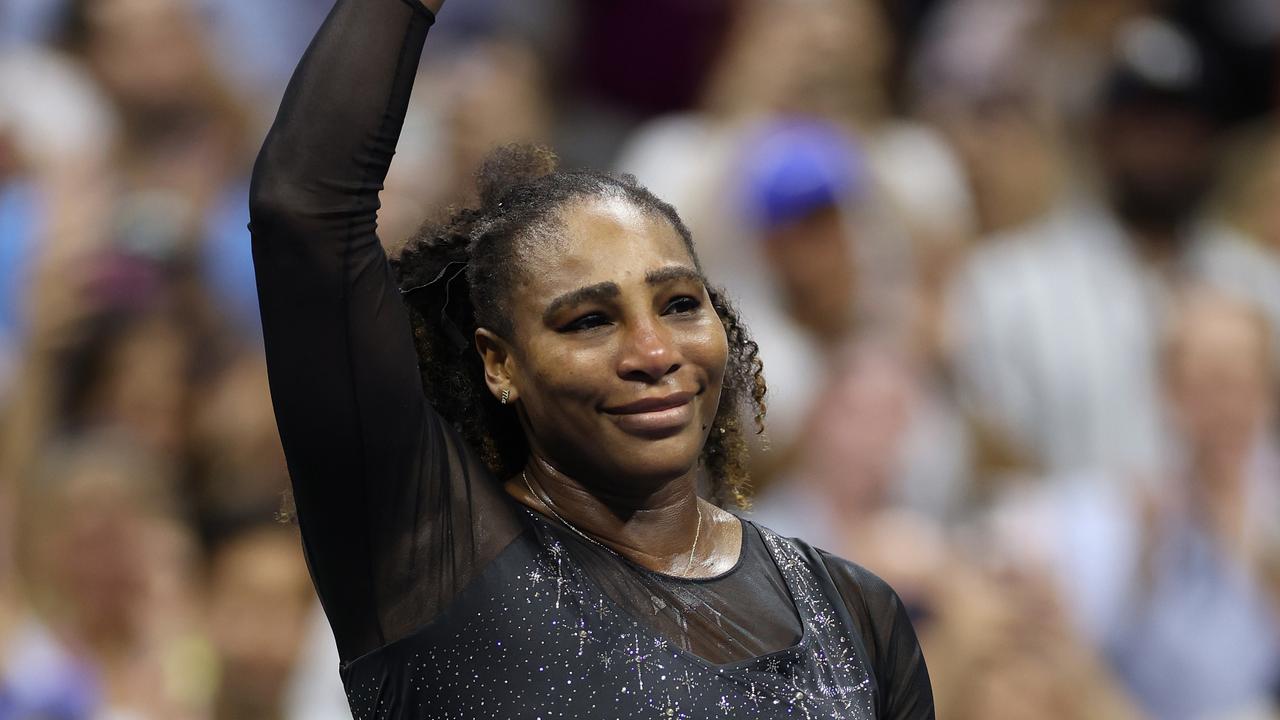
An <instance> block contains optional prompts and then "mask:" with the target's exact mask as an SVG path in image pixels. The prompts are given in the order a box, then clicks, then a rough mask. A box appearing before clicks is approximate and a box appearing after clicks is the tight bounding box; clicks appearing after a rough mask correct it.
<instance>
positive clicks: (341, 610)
mask: <svg viewBox="0 0 1280 720" xmlns="http://www.w3.org/2000/svg"><path fill="white" fill-rule="evenodd" d="M439 5H440V1H439V0H426V4H425V5H424V4H422V0H339V1H338V3H337V5H336V7H335V9H334V10H333V13H332V14H331V15H330V17H329V19H328V20H327V21H326V22H325V24H324V26H323V27H322V28H321V30H320V31H319V34H318V35H317V37H316V39H315V41H314V42H313V44H312V46H311V48H310V49H309V50H308V52H307V54H306V56H305V57H304V58H303V60H302V63H301V65H300V67H299V68H298V71H297V73H296V74H295V76H294V79H293V81H292V83H291V85H290V88H289V90H288V92H287V93H286V95H285V99H284V102H283V105H282V107H281V110H280V115H279V118H278V119H277V122H276V125H275V127H274V128H273V130H272V132H271V134H270V136H269V137H268V139H267V142H266V145H265V146H264V148H263V150H262V154H261V156H260V158H259V161H258V166H257V169H256V171H255V176H254V188H253V197H252V200H251V202H252V213H253V215H252V217H253V222H252V229H253V240H254V242H253V251H254V258H255V262H256V266H257V272H258V283H259V292H260V296H261V297H260V300H261V304H262V313H263V325H264V330H265V332H266V341H267V353H268V361H269V363H270V367H269V370H270V376H271V390H272V396H273V398H274V402H275V406H276V412H277V416H278V417H277V420H278V423H279V427H280V433H281V437H282V440H283V442H284V447H285V451H286V454H287V456H288V460H289V466H290V472H291V474H292V477H293V483H294V492H295V497H296V503H297V511H298V518H299V522H300V524H301V529H302V536H303V543H304V546H305V551H306V554H307V558H308V561H309V562H310V565H311V568H312V574H313V578H314V581H315V584H316V588H317V590H318V591H319V594H320V597H321V599H322V601H323V603H324V607H325V612H326V614H327V615H328V617H329V621H330V624H331V625H332V626H333V630H334V634H335V636H336V638H337V641H338V648H339V651H340V654H341V655H342V658H343V665H342V669H341V672H342V676H343V681H344V683H345V685H346V687H347V692H348V696H349V699H350V701H351V706H352V709H353V711H354V713H355V716H356V717H357V718H415V719H416V718H468V719H479V718H503V719H504V720H507V719H511V718H530V719H532V718H649V717H657V718H681V717H683V718H693V717H696V718H710V717H760V718H770V717H791V716H794V717H809V718H862V717H895V718H896V717H912V718H915V717H931V716H932V714H933V712H932V699H931V696H930V691H929V684H928V677H927V674H926V672H925V667H924V662H923V659H922V658H921V656H920V652H919V647H918V645H917V643H916V639H915V635H914V633H913V632H912V630H911V626H910V623H909V622H908V620H907V618H906V615H905V613H904V612H903V610H902V606H901V604H900V603H899V601H898V599H897V597H896V596H895V595H894V594H893V591H892V590H890V589H889V588H888V587H887V586H886V585H885V584H884V583H883V582H881V581H879V580H878V579H877V578H875V577H874V576H872V575H871V574H869V573H867V572H866V571H865V570H862V569H861V568H859V567H857V566H855V565H853V564H851V563H848V562H846V561H844V560H840V559H838V558H835V557H831V556H829V555H826V554H825V553H822V552H821V551H819V550H816V549H813V548H811V547H809V546H807V545H805V544H804V543H800V542H796V541H789V540H784V539H781V538H779V537H777V536H775V535H773V534H771V533H769V532H768V531H767V530H764V529H763V528H758V527H756V526H755V525H753V524H751V523H748V522H743V521H740V520H738V519H737V518H736V517H735V516H733V515H731V514H729V513H727V512H725V511H723V510H721V509H719V508H718V507H716V506H715V505H713V504H711V503H708V502H706V501H703V500H700V499H699V498H698V495H697V492H696V490H697V485H698V479H699V477H700V473H699V468H700V466H701V467H702V468H703V469H704V470H705V476H706V477H707V478H708V480H709V482H710V483H711V484H712V486H713V488H714V491H715V494H716V496H717V498H718V499H721V500H724V499H728V498H729V497H731V496H732V497H734V498H735V499H738V498H740V499H745V495H744V492H745V485H744V482H745V476H744V473H743V470H742V453H743V441H742V439H741V436H740V432H741V429H740V424H739V420H738V412H739V410H740V406H741V405H743V404H744V403H746V404H754V405H755V406H756V407H757V409H758V411H762V404H761V399H762V396H763V392H764V387H763V383H762V382H761V381H760V380H759V369H760V368H759V363H758V361H757V360H756V357H755V346H754V344H752V343H751V342H750V341H749V340H748V339H747V337H746V335H745V333H744V332H743V329H742V328H741V326H740V325H739V323H738V322H737V318H736V316H735V315H734V313H733V312H732V310H731V309H730V308H729V307H728V305H727V304H725V302H724V301H723V299H722V298H721V297H720V296H719V295H718V294H717V293H715V292H714V291H713V290H710V289H709V288H708V287H707V285H706V284H705V282H704V279H703V277H702V273H701V271H700V270H699V268H698V264H697V262H696V260H695V256H694V253H693V249H692V245H691V241H690V240H689V236H688V231H687V230H686V229H685V227H684V225H683V223H681V222H680V219H679V217H678V216H677V215H676V213H675V211H674V210H672V209H671V207H670V206H668V205H666V204H665V203H662V202H661V201H659V200H657V199H656V198H655V197H653V196H652V195H651V194H650V193H648V191H646V190H644V189H642V188H640V187H638V186H636V185H635V184H634V182H633V181H629V180H625V179H624V180H619V179H615V178H612V177H609V176H606V175H602V174H598V173H589V172H553V171H552V169H551V167H550V157H549V155H547V154H546V153H539V152H536V151H529V150H523V151H521V150H507V151H504V152H500V153H498V154H497V155H495V156H494V158H493V159H491V160H490V161H489V163H488V164H487V166H486V168H485V169H484V170H482V171H481V174H480V180H481V183H480V185H481V187H480V198H481V202H480V205H481V206H480V207H479V208H475V209H469V210H464V211H461V212H459V213H458V214H457V215H455V217H454V218H452V219H451V220H450V221H449V222H448V223H447V224H446V225H445V226H443V227H440V228H429V229H427V230H425V231H424V232H423V233H422V234H421V236H420V237H418V238H415V239H414V240H412V241H411V242H410V245H409V247H408V248H407V249H406V250H405V252H404V254H403V255H402V256H401V258H400V259H399V260H398V261H397V262H396V263H395V264H394V265H393V264H390V263H388V262H387V259H386V256H385V254H384V252H383V250H382V247H381V245H380V244H379V242H378V239H377V237H376V235H375V221H376V213H377V208H378V190H379V188H380V186H381V182H382V179H383V177H384V176H385V173H386V171H387V166H388V164H389V163H390V161H391V156H392V153H393V151H394V148H395V144H396V140H397V136H398V133H399V130H400V126H401V121H402V119H403V116H404V110H405V106H406V103H407V101H408V97H409V93H410V90H411V86H412V83H413V75H414V72H415V70H416V68H417V64H418V58H419V53H420V52H421V49H422V46H423V42H424V40H425V36H426V33H427V28H428V27H429V26H430V25H431V24H432V22H433V21H434V19H435V16H434V11H435V10H437V9H438V8H439ZM397 275H398V277H397ZM401 288H403V290H402V289H401ZM402 296H403V297H404V298H405V300H406V301H407V302H401V297H402ZM406 306H407V310H406ZM415 344H416V347H415ZM757 414H759V412H758V413H757Z"/></svg>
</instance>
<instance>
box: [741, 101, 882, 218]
mask: <svg viewBox="0 0 1280 720" xmlns="http://www.w3.org/2000/svg"><path fill="white" fill-rule="evenodd" d="M746 152H747V156H746V157H745V158H744V161H743V163H742V166H741V168H742V189H743V196H744V197H743V200H744V207H745V210H746V212H747V215H748V217H750V218H751V219H752V220H754V221H755V223H756V224H757V225H758V226H759V227H760V228H761V229H764V230H769V229H772V228H776V227H778V226H780V225H785V224H787V223H789V222H793V221H795V220H798V219H800V218H803V217H804V216H806V215H808V214H810V213H812V212H813V211H815V210H819V209H821V208H826V207H831V206H835V205H840V204H842V203H844V202H847V201H849V200H850V199H857V198H858V197H859V196H860V195H861V194H862V193H863V191H864V189H865V187H866V185H867V183H866V167H865V160H864V158H863V155H862V152H861V150H860V149H859V148H858V146H857V144H856V143H855V142H854V140H853V138H851V137H850V136H849V134H848V133H847V132H845V131H844V130H843V129H842V128H840V127H839V126H837V125H835V124H834V123H830V122H826V121H822V120H813V119H790V120H782V121H776V122H773V123H770V124H769V125H767V126H766V127H764V128H763V129H762V130H761V131H760V132H759V133H757V134H756V135H755V136H754V137H752V138H751V140H750V141H749V145H748V150H747V151H746Z"/></svg>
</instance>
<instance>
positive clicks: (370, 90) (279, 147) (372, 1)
mask: <svg viewBox="0 0 1280 720" xmlns="http://www.w3.org/2000/svg"><path fill="white" fill-rule="evenodd" d="M440 2H441V0H426V2H425V4H424V2H423V0H338V2H337V4H336V5H335V7H334V8H333V10H332V12H331V13H330V14H329V17H328V18H327V19H326V21H325V23H324V25H323V26H322V27H321V29H320V31H319V32H318V33H317V35H316V37H315V39H314V40H313V41H312V43H311V46H310V47H309V48H308V50H307V53H306V54H305V55H304V56H303V58H302V61H301V62H300V63H299V65H298V69H297V70H296V71H295V72H294V76H293V79H292V80H291V81H290V83H289V88H288V90H287V91H286V92H285V96H284V100H283V101H282V103H281V106H280V110H279V113H278V114H277V117H276V122H275V124H274V125H273V127H272V129H271V132H270V133H269V134H268V136H267V139H266V142H265V143H264V145H263V148H262V151H261V153H260V154H259V157H258V162H257V165H256V166H255V168H254V177H253V187H252V190H251V195H252V197H251V208H250V209H251V215H252V219H253V223H254V225H255V231H256V230H259V229H263V230H266V231H267V232H268V233H269V234H271V235H272V236H273V237H275V238H277V239H278V238H279V236H280V235H282V234H284V235H294V234H297V233H301V234H305V235H310V234H311V233H312V232H313V231H315V230H316V229H317V228H316V227H315V225H317V224H320V225H324V224H330V225H332V224H338V225H341V226H342V227H344V229H345V230H346V232H347V233H349V234H350V235H353V236H359V235H362V234H365V233H370V234H371V232H372V230H373V223H374V221H375V220H376V215H377V202H378V192H379V191H380V190H381V188H382V182H383V180H384V178H385V177H386V173H387V169H388V168H389V167H390V164H391V158H392V155H393V154H394V151H395V146H396V141H397V140H398V139H399V135H400V129H401V126H402V124H403V121H404V115H405V110H406V108H407V106H408V102H409V95H410V92H411V91H412V89H413V80H414V75H415V73H416V69H417V65H418V59H419V57H420V55H421V53H422V46H423V42H424V40H425V38H426V34H427V28H428V27H429V26H430V25H431V22H432V19H433V15H432V13H431V12H430V10H429V9H428V7H429V6H431V5H438V4H440ZM285 222H287V223H291V224H297V223H301V224H302V225H303V226H302V227H295V228H292V229H293V230H294V231H295V232H292V233H291V232H288V230H289V229H290V228H287V227H286V228H278V227H272V226H276V225H278V224H279V223H285ZM259 226H267V227H259ZM277 230H284V231H285V232H284V233H281V232H276V231H277Z"/></svg>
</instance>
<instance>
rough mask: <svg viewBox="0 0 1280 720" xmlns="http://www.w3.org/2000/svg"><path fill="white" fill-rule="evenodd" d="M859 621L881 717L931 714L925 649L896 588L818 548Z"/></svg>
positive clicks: (928, 718) (914, 719) (921, 719)
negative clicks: (918, 638)
mask: <svg viewBox="0 0 1280 720" xmlns="http://www.w3.org/2000/svg"><path fill="white" fill-rule="evenodd" d="M819 553H820V555H821V556H822V560H823V564H824V565H825V566H826V568H827V571H828V572H829V573H830V574H831V579H832V581H833V582H834V583H835V586H836V588H837V589H838V590H839V591H840V595H841V597H842V598H843V599H844V603H845V607H846V608H847V610H848V611H849V615H850V616H851V617H852V619H853V622H854V624H855V625H856V626H857V627H858V630H859V635H860V638H861V640H862V643H863V644H864V645H865V647H866V651H867V656H868V657H869V659H870V660H871V666H872V672H873V674H874V675H875V680H876V686H877V688H878V692H879V707H878V712H877V716H878V717H879V718H880V719H881V720H933V718H934V717H935V713H934V706H933V687H932V685H931V684H930V683H929V671H928V669H927V668H926V667H925V664H924V653H922V652H921V650H920V643H919V641H918V640H917V639H916V632H915V629H914V628H912V627H911V620H910V618H908V617H907V611H906V608H905V607H903V604H902V600H901V599H900V598H899V597H898V594H897V593H896V592H894V591H893V588H891V587H889V585H888V583H886V582H885V581H884V580H881V579H880V578H879V577H877V576H876V575H875V574H873V573H871V572H870V571H868V570H867V569H865V568H863V567H861V566H859V565H856V564H854V563H851V562H849V561H847V560H843V559H841V558H839V557H836V556H834V555H831V554H829V553H826V552H821V551H819Z"/></svg>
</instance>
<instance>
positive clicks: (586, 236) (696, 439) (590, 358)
mask: <svg viewBox="0 0 1280 720" xmlns="http://www.w3.org/2000/svg"><path fill="white" fill-rule="evenodd" d="M523 256H524V257H523V262H524V265H525V267H524V268H523V272H522V273H521V275H522V277H521V278H519V279H518V281H517V284H516V286H515V287H514V288H513V289H512V315H513V317H512V320H513V330H514V332H513V336H514V337H513V338H511V339H510V342H509V343H503V345H504V346H505V347H506V348H507V349H506V350H505V351H503V352H498V353H495V352H488V353H485V356H486V358H485V359H486V366H487V368H488V369H489V371H490V373H489V377H490V385H491V388H492V389H493V390H494V392H495V394H500V393H501V390H502V388H504V387H510V388H511V393H512V400H513V401H517V402H518V408H519V411H520V413H521V418H522V422H523V423H524V425H525V432H526V433H527V434H528V436H529V440H530V445H531V446H532V448H533V450H534V452H535V454H537V455H539V456H540V457H542V458H543V459H545V460H547V461H549V462H550V463H551V464H552V465H553V466H554V467H555V468H556V469H558V470H560V471H562V472H564V473H567V474H568V475H570V476H571V477H573V478H575V479H577V480H578V481H579V482H582V483H584V484H587V485H592V484H596V483H599V484H600V485H601V487H600V490H601V491H602V492H604V493H607V494H614V495H617V496H629V495H630V496H634V495H638V494H639V495H644V494H648V493H650V492H652V491H654V490H656V489H657V488H658V487H660V486H661V485H662V484H664V483H665V482H667V481H669V480H672V479H674V478H676V477H679V476H681V475H684V474H685V473H687V472H688V471H689V470H691V469H692V468H693V467H694V465H695V464H696V463H697V460H698V456H699V454H700V453H701V450H702V446H703V443H704V442H705V440H706V437H707V433H708V432H709V430H710V427H711V424H712V421H713V420H714V418H715V415H716V410H717V407H718V406H719V402H720V388H721V382H722V380H723V378H724V371H725V362H726V358H727V355H728V343H727V340H726V337H725V331H724V326H723V325H722V324H721V323H720V319H719V316H718V315H717V314H716V312H715V310H714V309H713V308H712V306H711V301H710V298H709V297H708V295H707V290H706V287H705V285H704V283H703V280H702V276H701V273H699V272H698V270H697V269H696V268H695V266H694V263H693V259H692V258H691V257H690V256H689V253H688V251H687V250H686V249H685V246H684V243H683V241H682V240H681V239H680V236H679V235H678V234H677V233H676V231H675V229H674V228H672V226H671V224H670V223H669V222H667V220H666V219H665V218H663V217H662V216H660V215H658V214H657V213H652V212H644V211H642V210H640V209H637V208H636V207H635V206H634V205H632V204H631V203H630V202H629V201H626V200H622V199H591V200H586V201H583V202H581V203H577V204H574V205H572V206H570V207H568V208H566V209H565V210H564V211H562V213H561V227H560V229H559V230H558V231H557V232H556V237H554V238H553V239H551V240H550V241H549V242H545V243H542V245H541V246H540V247H538V248H535V249H533V250H532V251H526V252H525V253H523ZM482 344H483V343H482Z"/></svg>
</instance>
